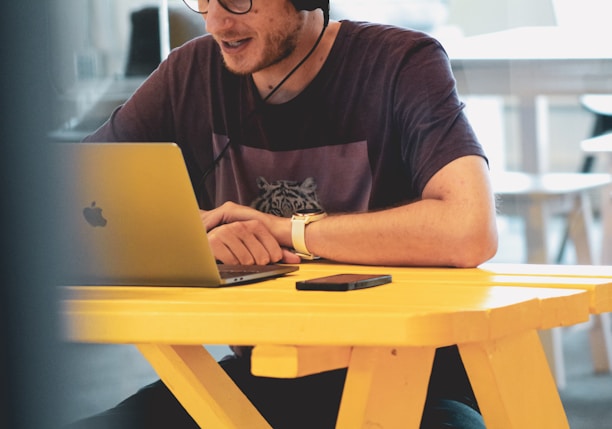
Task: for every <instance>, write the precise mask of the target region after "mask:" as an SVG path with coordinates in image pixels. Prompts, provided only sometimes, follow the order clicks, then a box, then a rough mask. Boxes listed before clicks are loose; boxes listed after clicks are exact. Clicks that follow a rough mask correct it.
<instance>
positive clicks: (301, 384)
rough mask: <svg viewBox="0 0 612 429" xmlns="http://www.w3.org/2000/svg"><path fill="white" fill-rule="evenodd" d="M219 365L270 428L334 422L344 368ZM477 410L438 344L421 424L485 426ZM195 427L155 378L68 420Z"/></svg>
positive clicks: (236, 361)
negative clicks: (256, 372)
mask: <svg viewBox="0 0 612 429" xmlns="http://www.w3.org/2000/svg"><path fill="white" fill-rule="evenodd" d="M220 365H221V367H222V368H223V369H224V370H225V371H226V372H227V374H228V375H229V376H230V377H231V378H232V379H233V380H234V382H235V383H236V384H237V385H238V386H239V387H240V389H241V390H242V391H243V392H244V393H245V395H246V396H247V397H248V398H249V399H250V400H251V402H252V403H253V405H254V406H255V407H256V408H257V409H258V410H259V412H260V413H261V414H262V415H263V416H264V417H265V418H266V420H267V421H268V422H269V423H270V425H271V426H272V427H273V428H274V429H302V428H303V429H328V428H329V429H332V428H334V426H335V423H336V417H337V414H338V408H339V405H340V398H341V396H342V388H343V385H344V379H345V376H346V370H344V369H343V370H336V371H329V372H325V373H321V374H316V375H312V376H308V377H302V378H298V379H275V378H265V377H254V376H253V375H251V373H250V368H249V359H240V358H231V359H226V360H223V361H221V362H220ZM406 400H407V401H409V400H410V398H407V399H406ZM477 410H478V407H477V405H476V401H475V399H474V395H473V393H472V389H471V387H470V384H469V382H468V379H467V376H466V374H465V370H464V369H463V365H462V363H461V359H460V357H459V353H458V352H457V348H456V347H446V348H443V349H439V350H438V351H437V353H436V359H435V361H434V370H433V373H432V377H431V380H430V385H429V391H428V396H427V401H426V404H425V412H424V414H423V421H422V423H421V428H422V429H442V428H461V429H481V428H484V423H483V421H482V417H481V416H480V414H479V413H478V411H477ZM197 427H198V426H197V425H196V423H195V422H194V421H193V420H192V419H191V417H189V415H188V414H187V413H186V412H185V410H184V409H183V407H182V406H181V405H180V404H179V402H178V401H177V400H176V399H175V398H174V396H173V395H172V393H170V391H169V390H168V389H167V388H166V386H165V385H164V384H163V383H162V382H161V381H157V382H155V383H153V384H151V385H149V386H146V387H144V388H143V389H141V390H139V391H138V392H137V393H136V394H135V395H133V396H131V397H129V398H128V399H126V400H125V401H123V402H122V403H120V404H119V405H118V406H117V407H115V408H112V409H110V410H108V411H106V412H104V413H102V414H98V415H96V416H93V417H90V418H88V419H85V420H81V421H79V422H77V423H75V424H73V425H71V426H70V429H110V428H113V429H123V428H125V429H128V428H129V429H141V428H142V429H145V428H147V429H153V428H159V429H162V428H170V429H194V428H197ZM209 429H221V428H209Z"/></svg>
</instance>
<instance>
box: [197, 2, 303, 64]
mask: <svg viewBox="0 0 612 429" xmlns="http://www.w3.org/2000/svg"><path fill="white" fill-rule="evenodd" d="M205 20H206V29H207V31H208V32H209V33H211V34H212V36H213V37H214V38H215V40H216V41H217V43H218V44H219V46H220V47H221V52H222V53H223V59H224V61H225V64H226V66H227V68H228V69H229V70H231V71H232V72H234V73H236V74H252V73H256V72H258V71H261V70H263V69H266V68H268V67H270V66H273V65H275V64H278V63H279V62H280V61H282V60H284V59H285V58H287V57H288V56H290V55H291V54H292V53H293V51H294V50H295V47H296V44H297V40H298V35H299V32H300V31H301V29H302V26H303V18H302V16H301V15H300V14H298V13H296V11H295V8H294V7H293V5H291V4H290V3H289V2H288V1H287V0H266V1H262V0H254V1H253V9H252V10H251V12H249V13H247V14H245V15H236V14H232V13H230V12H228V11H227V10H225V9H224V8H223V7H222V6H221V5H220V4H219V3H218V2H217V1H216V0H213V1H211V2H210V3H209V5H208V14H207V15H206V16H205Z"/></svg>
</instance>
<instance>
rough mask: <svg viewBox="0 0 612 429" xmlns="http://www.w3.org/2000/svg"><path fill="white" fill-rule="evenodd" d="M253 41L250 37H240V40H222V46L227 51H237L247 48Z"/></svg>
mask: <svg viewBox="0 0 612 429" xmlns="http://www.w3.org/2000/svg"><path fill="white" fill-rule="evenodd" d="M250 41H251V39H250V38H246V39H239V40H222V41H221V42H220V45H221V48H222V49H223V51H225V52H227V53H236V52H238V51H240V50H242V49H244V48H245V46H246V45H248V44H249V42H250Z"/></svg>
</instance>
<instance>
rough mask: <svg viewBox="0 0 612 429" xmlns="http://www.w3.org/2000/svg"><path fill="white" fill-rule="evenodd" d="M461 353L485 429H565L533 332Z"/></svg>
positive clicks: (462, 347) (470, 346)
mask: <svg viewBox="0 0 612 429" xmlns="http://www.w3.org/2000/svg"><path fill="white" fill-rule="evenodd" d="M459 351H460V353H461V358H462V359H463V363H464V365H465V369H466V371H467V373H468V376H469V378H470V382H471V383H472V388H473V389H474V393H475V395H476V399H477V400H478V404H479V406H480V410H481V412H482V415H483V417H484V420H485V424H486V426H487V427H490V428H505V429H524V428H538V429H569V425H568V422H567V417H566V415H565V411H564V410H563V405H562V403H561V399H560V397H559V393H558V391H557V389H556V386H555V381H554V379H553V377H552V374H551V372H550V369H549V367H548V364H547V361H546V356H545V354H544V351H543V349H542V345H541V344H540V341H539V338H538V334H537V333H536V332H535V331H529V332H525V333H521V334H517V335H513V336H510V337H506V338H503V339H500V340H496V341H490V342H486V343H473V344H461V345H459Z"/></svg>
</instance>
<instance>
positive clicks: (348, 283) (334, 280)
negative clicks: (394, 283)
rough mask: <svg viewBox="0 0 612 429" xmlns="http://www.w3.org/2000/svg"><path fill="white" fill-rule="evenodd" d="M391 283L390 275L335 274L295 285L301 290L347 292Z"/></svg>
mask: <svg viewBox="0 0 612 429" xmlns="http://www.w3.org/2000/svg"><path fill="white" fill-rule="evenodd" d="M386 283H391V276H390V275H388V274H335V275H333V276H326V277H319V278H316V279H310V280H302V281H299V282H296V283H295V287H296V289H299V290H328V291H347V290H356V289H363V288H368V287H373V286H378V285H384V284H386Z"/></svg>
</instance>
